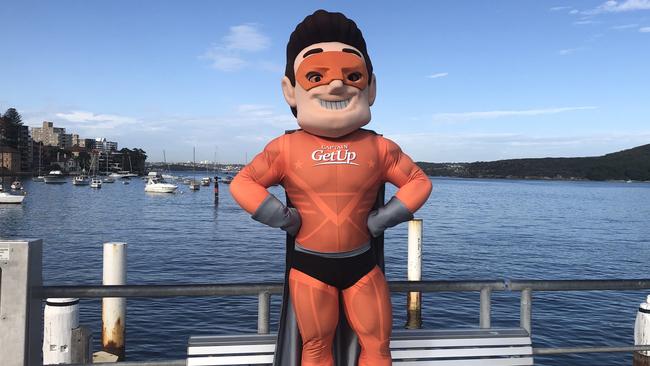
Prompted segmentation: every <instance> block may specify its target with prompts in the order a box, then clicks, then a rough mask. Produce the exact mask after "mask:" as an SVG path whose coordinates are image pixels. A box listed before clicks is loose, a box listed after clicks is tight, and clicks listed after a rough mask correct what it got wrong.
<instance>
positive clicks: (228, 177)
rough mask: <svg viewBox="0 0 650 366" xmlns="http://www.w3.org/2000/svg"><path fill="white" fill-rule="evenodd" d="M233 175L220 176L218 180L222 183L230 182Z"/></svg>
mask: <svg viewBox="0 0 650 366" xmlns="http://www.w3.org/2000/svg"><path fill="white" fill-rule="evenodd" d="M232 180H233V177H232V175H226V176H225V177H223V178H221V180H220V182H221V183H223V184H230V183H232Z"/></svg>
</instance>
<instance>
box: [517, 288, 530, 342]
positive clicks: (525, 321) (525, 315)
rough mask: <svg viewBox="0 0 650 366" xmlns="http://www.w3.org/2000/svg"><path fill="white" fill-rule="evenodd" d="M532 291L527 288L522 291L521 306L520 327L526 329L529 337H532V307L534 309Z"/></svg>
mask: <svg viewBox="0 0 650 366" xmlns="http://www.w3.org/2000/svg"><path fill="white" fill-rule="evenodd" d="M532 293H533V292H532V290H531V289H529V288H525V289H523V290H521V306H520V309H519V310H520V315H519V325H520V326H521V327H522V328H523V329H525V330H526V331H527V332H528V334H529V335H532V325H531V319H532V316H531V314H532V307H533V295H532Z"/></svg>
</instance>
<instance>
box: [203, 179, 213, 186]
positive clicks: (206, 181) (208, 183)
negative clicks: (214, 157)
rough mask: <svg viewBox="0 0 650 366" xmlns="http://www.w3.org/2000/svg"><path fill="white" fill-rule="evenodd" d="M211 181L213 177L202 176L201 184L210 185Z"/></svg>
mask: <svg viewBox="0 0 650 366" xmlns="http://www.w3.org/2000/svg"><path fill="white" fill-rule="evenodd" d="M210 182H212V179H211V178H210V177H203V178H201V185H202V186H204V187H207V186H209V185H210Z"/></svg>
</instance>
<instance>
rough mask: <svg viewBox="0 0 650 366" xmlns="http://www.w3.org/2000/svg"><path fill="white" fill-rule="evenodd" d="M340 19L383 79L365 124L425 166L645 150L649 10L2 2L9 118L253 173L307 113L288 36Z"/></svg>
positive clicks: (469, 4) (642, 0)
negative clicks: (327, 16) (301, 106)
mask: <svg viewBox="0 0 650 366" xmlns="http://www.w3.org/2000/svg"><path fill="white" fill-rule="evenodd" d="M319 8H324V9H326V10H330V11H341V12H343V13H344V14H346V15H347V16H348V17H350V18H351V19H353V20H355V21H356V22H357V24H358V25H359V27H360V28H361V30H362V31H363V33H364V36H365V38H366V42H367V44H368V48H369V53H370V57H371V59H372V62H373V66H374V68H375V74H376V76H377V81H378V84H377V85H378V95H377V100H376V102H375V105H374V106H373V107H372V115H373V117H372V121H371V122H370V124H369V125H368V126H367V128H371V129H373V130H375V131H377V132H379V133H382V134H384V135H385V136H386V137H388V138H391V139H393V140H395V141H396V142H398V143H399V144H400V145H401V146H402V148H403V150H404V151H406V152H407V153H408V154H409V155H411V156H412V157H413V158H414V159H415V160H418V161H430V162H453V161H479V160H483V161H487V160H497V159H506V158H525V157H546V156H556V157H559V156H593V155H602V154H605V153H609V152H613V151H617V150H621V149H625V148H630V147H634V146H638V145H642V144H647V143H650V90H649V88H650V70H649V68H650V66H649V65H650V0H620V1H606V2H605V1H602V0H599V1H575V2H566V1H514V0H513V1H489V2H488V1H478V0H477V1H435V2H434V1H421V2H396V1H386V2H382V1H372V2H371V1H363V2H362V1H354V2H351V1H332V2H323V1H292V2H289V1H286V2H279V1H277V2H276V1H247V0H240V1H182V2H181V1H175V2H172V1H100V0H97V1H68V0H59V1H43V2H34V1H10V2H8V1H6V0H0V9H1V11H2V14H3V16H2V19H3V23H2V28H3V30H2V32H0V44H1V45H2V49H3V52H2V54H3V55H2V57H0V82H1V84H0V85H2V87H1V88H0V109H2V110H3V111H4V110H5V109H6V108H9V107H15V108H17V109H18V111H19V112H20V113H21V114H22V115H23V119H24V120H25V122H26V124H28V125H30V126H40V124H41V123H42V121H43V120H48V121H53V122H55V126H58V127H65V128H66V129H67V130H68V132H74V133H79V134H80V135H81V136H82V137H88V138H94V137H106V138H108V139H110V140H115V141H118V142H119V143H120V147H142V148H144V149H145V150H146V151H147V152H148V155H149V160H151V161H162V156H163V150H165V151H166V155H167V160H168V161H183V160H185V161H186V160H191V158H192V148H193V147H196V154H197V160H212V159H214V157H215V155H216V156H217V160H219V161H221V162H244V160H245V159H246V157H248V159H250V158H252V156H253V155H254V154H256V153H258V152H259V151H260V150H261V149H262V148H263V146H264V145H265V143H266V142H267V141H269V140H270V139H272V138H273V137H275V136H278V135H280V134H282V133H283V131H284V130H286V129H293V128H296V127H297V125H296V123H295V119H294V118H293V116H292V115H291V113H290V110H289V108H288V107H287V105H286V103H285V102H284V99H283V97H282V94H281V89H280V80H281V78H282V76H283V69H284V64H285V59H284V57H285V56H284V53H285V46H286V42H287V39H288V37H289V34H290V33H291V31H292V30H293V29H294V27H295V26H296V24H298V23H299V22H300V21H301V20H302V19H303V18H304V17H305V16H306V15H308V14H311V13H312V12H313V11H314V10H316V9H319Z"/></svg>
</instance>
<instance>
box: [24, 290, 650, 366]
mask: <svg viewBox="0 0 650 366" xmlns="http://www.w3.org/2000/svg"><path fill="white" fill-rule="evenodd" d="M388 285H389V288H390V290H391V291H392V292H468V291H480V294H481V296H480V320H479V322H480V324H479V325H480V327H481V328H490V326H491V321H490V313H491V296H492V292H493V291H520V292H521V299H520V326H521V328H523V329H525V330H527V331H528V333H529V334H531V333H532V329H531V315H532V292H533V291H626V290H648V289H650V279H628V280H509V279H506V280H491V281H391V282H389V283H388ZM282 290H283V285H282V284H281V283H237V284H179V285H118V286H102V285H98V286H88V285H83V286H43V287H37V288H34V290H33V292H32V297H33V298H34V299H46V298H65V297H76V298H102V297H126V298H135V297H177V296H253V295H256V296H258V333H260V334H268V333H269V317H270V296H271V295H272V294H274V295H277V294H281V293H282ZM642 350H643V351H648V350H650V346H614V347H612V346H593V347H565V348H559V347H556V348H539V347H534V348H533V353H534V354H536V355H553V354H567V353H592V352H631V351H642ZM183 362H184V360H168V361H144V362H119V363H117V364H116V365H120V366H121V365H124V366H131V365H133V366H136V365H137V366H150V365H161V366H163V365H164V366H176V365H181V364H183ZM86 366H87V365H86Z"/></svg>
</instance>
